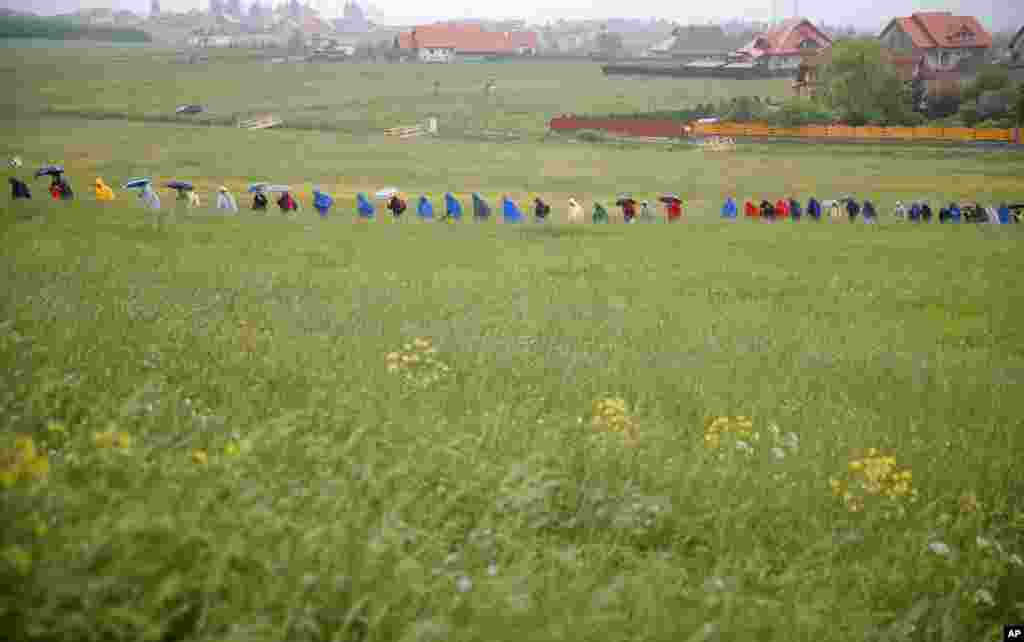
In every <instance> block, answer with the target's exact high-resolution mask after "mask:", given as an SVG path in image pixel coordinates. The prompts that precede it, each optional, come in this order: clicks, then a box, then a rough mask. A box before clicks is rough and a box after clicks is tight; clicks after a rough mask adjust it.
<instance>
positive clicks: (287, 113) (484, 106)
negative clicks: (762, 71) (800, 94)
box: [0, 48, 789, 134]
mask: <svg viewBox="0 0 1024 642" xmlns="http://www.w3.org/2000/svg"><path fill="white" fill-rule="evenodd" d="M210 55H211V56H213V63H212V64H211V65H210V66H203V65H188V64H180V63H176V62H175V60H177V59H178V57H179V56H178V55H177V54H176V53H175V52H173V51H163V50H143V49H132V48H124V49H120V50H109V49H97V50H95V51H87V52H82V51H81V50H77V49H52V50H49V51H48V52H46V53H45V54H40V53H38V52H37V51H35V50H3V49H0V82H3V84H4V86H10V87H17V90H16V91H13V92H9V93H8V94H7V95H5V96H4V97H3V98H0V106H8V108H10V107H16V108H18V109H22V110H28V111H39V110H44V109H48V110H52V111H56V112H58V113H64V114H75V115H89V116H94V117H95V116H105V117H113V116H118V115H124V116H129V117H132V118H150V119H154V118H170V117H173V115H174V109H175V107H177V106H178V105H180V104H183V103H192V102H197V103H201V104H204V105H206V106H207V107H208V109H209V111H208V112H207V113H206V114H204V115H200V116H193V117H187V118H188V119H189V120H193V121H199V122H202V121H204V120H205V121H214V122H233V120H234V119H235V118H236V117H239V116H242V117H245V116H247V115H250V114H254V113H260V112H273V113H275V114H278V115H279V116H281V117H282V118H283V119H284V121H285V123H286V124H289V125H292V126H296V127H329V128H331V129H338V130H341V131H347V132H351V133H366V132H371V131H380V130H382V129H385V128H388V127H398V126H403V125H412V124H415V123H416V122H417V121H418V120H422V119H424V118H426V117H428V116H436V117H438V118H439V120H440V124H441V126H442V127H443V128H445V129H446V130H449V131H452V132H459V131H464V130H475V129H505V130H513V131H518V132H526V133H531V134H542V133H544V131H545V130H546V128H547V123H548V121H549V120H550V119H551V118H552V117H553V116H556V115H558V114H562V113H600V114H604V113H611V112H615V113H622V112H634V111H647V110H651V109H675V108H682V107H692V106H695V105H696V104H697V103H705V102H711V101H714V102H717V101H718V100H719V99H721V98H728V97H731V96H734V95H757V96H762V97H763V96H775V97H781V96H785V95H786V94H787V92H788V91H789V85H788V81H785V80H777V79H776V80H767V81H763V82H762V81H752V82H749V81H733V82H724V83H723V82H717V83H709V82H707V81H703V80H683V81H679V80H675V81H672V80H665V79H659V78H625V79H624V78H621V77H619V78H615V77H612V78H608V77H605V76H604V75H603V74H602V73H601V66H600V65H599V64H597V63H590V62H552V63H545V62H507V63H495V64H458V65H409V64H406V65H403V64H358V63H315V64H313V63H309V64H306V63H302V64H294V63H289V64H271V63H267V62H260V61H252V60H249V59H247V58H246V56H248V55H250V54H247V53H244V52H231V51H229V52H223V53H218V52H213V53H211V54H210ZM218 56H219V58H218ZM491 78H494V79H495V80H496V83H497V90H496V93H495V95H494V96H491V97H487V96H485V95H484V91H483V88H484V84H485V83H486V82H487V81H488V79H491ZM58 79H59V81H58ZM435 81H437V82H439V83H440V87H439V92H438V95H437V96H435V95H434V82H435Z"/></svg>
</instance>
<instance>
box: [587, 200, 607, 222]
mask: <svg viewBox="0 0 1024 642" xmlns="http://www.w3.org/2000/svg"><path fill="white" fill-rule="evenodd" d="M590 218H591V220H593V221H594V222H595V223H607V222H608V210H606V209H605V208H604V206H603V205H601V204H600V203H594V213H593V215H591V217H590Z"/></svg>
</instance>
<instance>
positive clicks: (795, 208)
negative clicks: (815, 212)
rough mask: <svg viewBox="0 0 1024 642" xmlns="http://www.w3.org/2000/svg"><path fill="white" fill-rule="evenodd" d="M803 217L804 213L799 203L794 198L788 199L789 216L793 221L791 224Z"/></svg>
mask: <svg viewBox="0 0 1024 642" xmlns="http://www.w3.org/2000/svg"><path fill="white" fill-rule="evenodd" d="M803 215H804V211H803V208H801V207H800V201H798V200H796V199H795V198H790V199H789V216H790V217H791V218H792V219H793V222H794V223H796V222H797V221H799V220H800V219H801V218H803Z"/></svg>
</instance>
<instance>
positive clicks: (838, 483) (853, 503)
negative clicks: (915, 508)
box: [829, 448, 917, 513]
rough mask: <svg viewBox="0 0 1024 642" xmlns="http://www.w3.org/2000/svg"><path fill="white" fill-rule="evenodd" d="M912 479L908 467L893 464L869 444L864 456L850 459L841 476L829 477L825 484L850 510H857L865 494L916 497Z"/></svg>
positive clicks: (862, 505)
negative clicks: (827, 482)
mask: <svg viewBox="0 0 1024 642" xmlns="http://www.w3.org/2000/svg"><path fill="white" fill-rule="evenodd" d="M913 479H914V476H913V473H911V471H910V470H909V469H906V468H902V469H901V468H900V467H899V466H897V464H896V458H895V457H893V456H892V455H886V454H884V453H881V452H880V451H879V450H878V449H876V448H871V449H869V450H868V451H867V453H866V455H865V456H864V457H858V458H854V459H851V460H850V462H849V464H848V465H847V474H846V475H845V476H844V477H843V478H832V479H830V480H829V486H831V488H832V494H833V495H835V496H836V497H839V498H841V499H842V500H843V503H844V504H846V507H847V509H849V510H850V512H853V513H857V512H860V511H862V510H863V509H864V498H865V497H868V496H873V497H888V498H891V499H898V498H903V497H910V498H916V497H917V491H916V490H915V489H914V488H913Z"/></svg>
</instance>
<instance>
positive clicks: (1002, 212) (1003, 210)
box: [997, 203, 1010, 225]
mask: <svg viewBox="0 0 1024 642" xmlns="http://www.w3.org/2000/svg"><path fill="white" fill-rule="evenodd" d="M997 214H998V215H999V223H1000V224H1001V225H1008V224H1009V223H1010V208H1009V206H1008V205H1006V203H1003V204H1002V205H1000V206H999V210H998V212H997Z"/></svg>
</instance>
